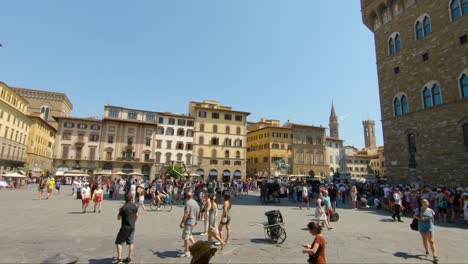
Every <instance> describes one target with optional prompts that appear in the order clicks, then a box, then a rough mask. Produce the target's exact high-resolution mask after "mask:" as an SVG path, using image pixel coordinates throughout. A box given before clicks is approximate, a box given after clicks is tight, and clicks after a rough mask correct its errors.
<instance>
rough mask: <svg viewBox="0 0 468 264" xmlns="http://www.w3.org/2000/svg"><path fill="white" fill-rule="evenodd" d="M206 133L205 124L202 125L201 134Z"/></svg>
mask: <svg viewBox="0 0 468 264" xmlns="http://www.w3.org/2000/svg"><path fill="white" fill-rule="evenodd" d="M204 131H205V124H200V132H204Z"/></svg>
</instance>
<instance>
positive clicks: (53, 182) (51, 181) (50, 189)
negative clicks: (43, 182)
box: [47, 177, 55, 199]
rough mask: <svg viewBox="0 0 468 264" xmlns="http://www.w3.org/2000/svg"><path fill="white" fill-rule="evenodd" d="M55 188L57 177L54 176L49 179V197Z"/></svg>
mask: <svg viewBox="0 0 468 264" xmlns="http://www.w3.org/2000/svg"><path fill="white" fill-rule="evenodd" d="M54 189H55V179H54V177H49V179H48V180H47V199H49V198H50V195H52V191H53V190H54Z"/></svg>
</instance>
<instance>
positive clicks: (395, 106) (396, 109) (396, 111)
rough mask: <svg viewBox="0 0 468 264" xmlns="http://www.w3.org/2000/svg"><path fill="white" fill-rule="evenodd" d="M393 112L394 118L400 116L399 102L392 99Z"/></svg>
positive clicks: (397, 99)
mask: <svg viewBox="0 0 468 264" xmlns="http://www.w3.org/2000/svg"><path fill="white" fill-rule="evenodd" d="M393 111H394V114H395V116H401V102H400V99H399V98H395V99H393Z"/></svg>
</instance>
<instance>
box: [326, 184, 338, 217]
mask: <svg viewBox="0 0 468 264" xmlns="http://www.w3.org/2000/svg"><path fill="white" fill-rule="evenodd" d="M328 196H329V197H330V203H331V208H332V211H333V213H334V212H336V199H337V198H338V190H337V189H336V188H335V186H334V184H333V183H332V184H330V187H329V188H328Z"/></svg>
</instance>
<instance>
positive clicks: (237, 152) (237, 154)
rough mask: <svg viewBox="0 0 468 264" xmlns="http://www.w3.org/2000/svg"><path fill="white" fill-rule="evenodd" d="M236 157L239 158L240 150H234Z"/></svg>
mask: <svg viewBox="0 0 468 264" xmlns="http://www.w3.org/2000/svg"><path fill="white" fill-rule="evenodd" d="M236 159H240V151H236Z"/></svg>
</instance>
